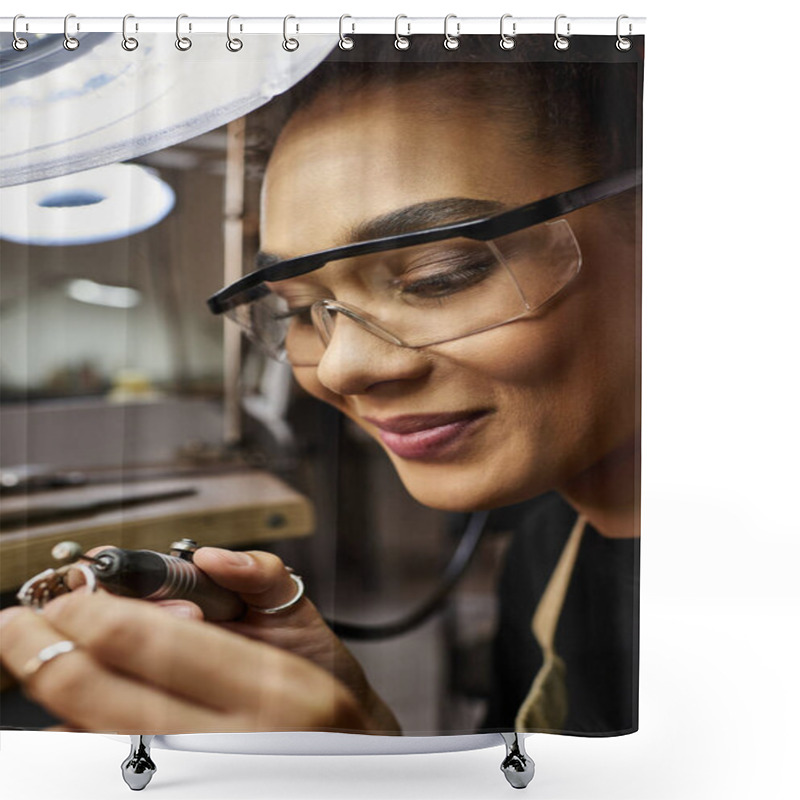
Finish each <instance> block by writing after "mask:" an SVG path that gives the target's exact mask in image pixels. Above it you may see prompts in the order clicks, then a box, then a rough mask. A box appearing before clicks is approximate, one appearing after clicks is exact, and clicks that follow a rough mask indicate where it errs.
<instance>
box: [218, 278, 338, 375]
mask: <svg viewBox="0 0 800 800" xmlns="http://www.w3.org/2000/svg"><path fill="white" fill-rule="evenodd" d="M262 289H263V292H264V293H263V294H262V296H261V297H259V298H258V299H256V300H253V301H251V302H249V303H245V304H243V305H239V306H236V307H235V308H232V309H230V310H229V311H227V312H226V316H227V317H228V318H229V319H232V320H233V321H234V322H235V323H236V324H237V325H239V326H240V327H241V328H243V329H244V331H245V333H246V334H247V336H248V338H249V339H251V340H252V341H253V342H254V343H255V344H256V345H257V346H258V347H259V348H261V349H262V350H264V351H266V353H267V355H269V356H271V357H272V358H275V359H277V360H278V361H288V362H290V363H291V364H293V365H295V366H314V365H316V364H318V363H319V360H320V358H322V354H323V352H324V349H325V348H324V345H323V344H322V339H320V336H319V334H318V333H317V331H316V330H315V328H314V324H313V322H312V319H311V309H310V307H311V305H312V304H313V303H314V302H315V300H317V299H318V298H316V297H308V298H304V297H303V298H295V299H293V300H292V303H291V306H290V304H289V302H287V300H285V299H284V298H283V297H281V296H280V295H277V294H275V293H273V292H271V291H269V290H268V289H267V288H266V287H262Z"/></svg>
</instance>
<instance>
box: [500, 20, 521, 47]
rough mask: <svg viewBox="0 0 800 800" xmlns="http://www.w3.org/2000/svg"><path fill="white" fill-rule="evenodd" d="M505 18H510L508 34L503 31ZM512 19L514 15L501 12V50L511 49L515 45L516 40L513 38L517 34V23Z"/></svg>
mask: <svg viewBox="0 0 800 800" xmlns="http://www.w3.org/2000/svg"><path fill="white" fill-rule="evenodd" d="M507 19H510V20H512V22H511V33H510V34H508V33H506V32H505V24H506V20H507ZM513 19H514V17H513V15H511V14H503V16H502V17H500V47H501V48H502V49H503V50H513V49H514V48H515V47H516V45H517V41H516V39H515V38H514V37H515V36H516V35H517V23H516V22H513Z"/></svg>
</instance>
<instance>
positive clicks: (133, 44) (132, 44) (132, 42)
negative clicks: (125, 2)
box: [121, 14, 139, 53]
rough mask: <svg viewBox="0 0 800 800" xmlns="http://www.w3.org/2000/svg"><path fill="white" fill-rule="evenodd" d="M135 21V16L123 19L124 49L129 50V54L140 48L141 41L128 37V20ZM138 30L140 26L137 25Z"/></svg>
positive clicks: (127, 15) (129, 15)
mask: <svg viewBox="0 0 800 800" xmlns="http://www.w3.org/2000/svg"><path fill="white" fill-rule="evenodd" d="M129 19H135V17H134V16H133V14H126V15H125V16H124V17H123V18H122V42H121V45H122V49H123V50H127V51H128V52H129V53H132V52H133V51H134V50H135V49H136V48H137V47H138V46H139V40H138V39H137V38H135V37H134V36H128V20H129ZM136 30H139V26H138V25H136Z"/></svg>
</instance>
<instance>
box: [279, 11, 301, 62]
mask: <svg viewBox="0 0 800 800" xmlns="http://www.w3.org/2000/svg"><path fill="white" fill-rule="evenodd" d="M290 19H297V17H293V16H292V15H291V14H289V15H288V16H286V17H284V18H283V43H282V46H283V49H284V50H287V51H288V52H290V53H293V52H294V51H295V50H297V48H298V47H300V42H298V41H297V39H292V38H289V35H288V33H287V31H288V28H289V20H290ZM294 29H295V32H296V33H300V26H299V25H297V24H295V26H294Z"/></svg>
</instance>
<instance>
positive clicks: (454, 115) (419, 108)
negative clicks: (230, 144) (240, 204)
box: [261, 81, 568, 256]
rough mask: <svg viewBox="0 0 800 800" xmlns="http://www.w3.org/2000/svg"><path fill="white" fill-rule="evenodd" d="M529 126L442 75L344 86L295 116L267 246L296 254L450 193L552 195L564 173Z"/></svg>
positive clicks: (274, 182) (277, 172) (273, 170)
mask: <svg viewBox="0 0 800 800" xmlns="http://www.w3.org/2000/svg"><path fill="white" fill-rule="evenodd" d="M559 172H560V170H559V169H558V168H556V166H555V165H553V164H552V163H548V161H547V159H545V158H543V157H539V156H538V154H537V153H536V149H535V147H532V146H531V145H530V144H529V143H527V142H525V143H523V133H522V132H521V131H519V130H517V129H516V128H515V126H514V125H512V124H511V122H510V121H509V120H506V119H504V118H503V117H502V115H498V112H497V107H496V106H495V107H494V108H492V109H491V110H490V109H487V108H486V107H485V106H484V105H482V104H480V103H477V102H475V101H470V100H454V99H453V97H452V94H450V95H449V96H448V93H447V92H446V91H445V87H444V86H442V85H441V84H437V83H436V82H431V83H427V84H426V83H420V82H419V81H415V82H413V83H400V84H394V85H391V86H385V87H373V88H371V89H368V90H363V89H362V90H358V91H347V90H346V87H341V89H340V90H339V91H332V92H330V93H328V94H326V95H323V96H320V97H318V98H317V99H315V100H314V101H313V102H312V103H311V104H310V105H309V106H308V107H307V108H304V109H302V110H301V111H298V112H297V113H296V114H295V115H294V116H293V117H292V118H291V119H290V121H289V123H288V124H287V126H286V127H285V129H284V131H283V132H282V134H281V136H280V137H279V139H278V142H277V143H276V146H275V148H274V151H273V154H272V157H271V159H270V162H269V165H268V168H267V171H266V174H265V180H264V185H263V192H262V217H261V236H262V247H263V249H265V250H269V251H271V252H276V253H279V254H281V255H283V256H291V255H297V254H300V253H305V252H312V251H314V250H320V249H325V248H327V247H332V246H335V245H337V244H344V243H346V242H347V241H349V239H348V232H350V231H352V230H354V229H355V228H358V227H359V226H361V225H363V223H364V222H365V221H366V220H369V219H372V218H374V217H377V216H381V215H384V214H389V213H391V212H392V211H394V210H395V209H399V208H404V207H407V206H410V205H414V204H416V203H423V202H430V201H438V200H444V199H449V198H470V199H478V200H491V201H496V202H499V203H502V204H504V205H507V206H509V207H512V206H514V205H521V204H523V203H526V202H529V201H531V200H535V199H537V198H539V197H546V196H548V195H549V194H553V193H554V192H556V191H558V190H559V189H560V188H568V187H566V186H563V187H562V186H561V184H563V183H564V182H565V181H564V175H563V171H561V174H559Z"/></svg>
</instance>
